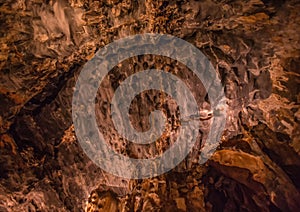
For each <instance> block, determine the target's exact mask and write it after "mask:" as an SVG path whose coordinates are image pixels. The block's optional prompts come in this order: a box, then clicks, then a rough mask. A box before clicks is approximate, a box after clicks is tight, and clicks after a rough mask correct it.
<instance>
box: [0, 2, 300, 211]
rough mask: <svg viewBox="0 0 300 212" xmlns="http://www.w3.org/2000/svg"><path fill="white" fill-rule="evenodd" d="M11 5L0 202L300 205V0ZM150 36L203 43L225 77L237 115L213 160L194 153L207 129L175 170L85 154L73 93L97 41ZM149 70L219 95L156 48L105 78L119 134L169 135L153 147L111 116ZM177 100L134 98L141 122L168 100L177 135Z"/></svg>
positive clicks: (129, 206)
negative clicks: (146, 169) (120, 169)
mask: <svg viewBox="0 0 300 212" xmlns="http://www.w3.org/2000/svg"><path fill="white" fill-rule="evenodd" d="M0 11H1V13H0V20H1V22H0V23H1V28H0V32H1V36H0V45H1V50H0V69H1V72H0V75H1V78H0V80H1V82H0V105H1V110H0V137H1V139H0V152H1V153H0V211H84V210H86V211H118V210H119V211H223V210H224V211H240V210H246V211H299V210H300V202H299V200H300V126H299V124H300V106H299V104H300V94H299V89H300V86H299V81H300V78H299V76H300V71H299V70H300V69H299V67H300V36H299V34H300V14H299V11H300V2H299V1H298V0H279V1H275V0H249V1H247V2H242V1H238V0H222V1H217V0H201V1H198V0H192V1H187V0H181V1H176V0H174V1H173V0H172V1H166V0H165V1H164V0H141V1H137V0H123V1H122V0H103V1H87V0H50V1H41V0H31V1H29V0H17V1H12V0H7V1H1V2H0ZM141 33H162V34H171V35H173V36H176V37H179V38H182V39H184V40H186V41H188V42H190V43H191V44H193V45H195V46H196V47H197V48H198V49H200V50H201V51H202V52H203V53H204V54H205V55H206V56H207V57H208V58H209V59H210V61H211V63H212V64H213V66H214V67H215V69H216V70H217V72H218V74H219V76H220V78H221V80H222V83H223V85H224V92H225V94H226V98H227V104H228V113H227V123H226V129H225V130H224V133H223V136H222V141H221V144H220V146H219V147H218V149H217V151H216V152H215V153H214V155H213V156H212V157H211V158H210V159H209V161H208V162H207V163H205V164H204V165H199V164H198V163H197V158H198V155H199V150H200V147H201V145H202V144H201V141H202V139H203V136H204V134H201V136H200V138H199V141H198V144H197V145H196V146H195V148H194V150H193V152H192V153H191V154H190V155H189V157H188V158H187V159H186V160H184V161H183V162H182V163H181V164H180V165H178V166H177V167H176V168H175V169H173V170H172V171H170V172H168V173H166V174H163V175H161V176H158V177H155V178H151V179H143V180H128V179H122V178H119V177H115V176H113V175H111V174H109V173H106V172H104V171H103V170H101V169H100V168H99V167H97V166H96V165H95V164H94V163H93V162H92V161H91V160H90V159H89V158H88V157H87V156H86V155H85V153H84V152H83V150H82V149H81V147H80V145H79V143H78V141H77V138H76V135H75V132H74V126H73V124H72V116H71V115H72V110H71V109H72V105H71V104H72V95H73V90H74V85H75V82H76V79H77V76H78V74H79V73H80V71H81V69H82V67H83V65H84V64H86V63H87V61H89V60H90V59H91V58H93V56H94V55H95V53H96V52H97V50H99V49H100V48H102V47H104V46H105V45H107V44H108V43H110V42H113V41H114V40H116V39H120V38H124V37H126V36H129V35H135V34H141ZM148 68H158V69H162V70H165V71H170V72H172V73H177V74H178V75H179V76H180V78H182V79H183V81H185V82H186V83H187V84H188V85H189V87H190V89H191V90H192V91H193V92H194V94H195V95H196V96H197V102H198V103H199V105H201V106H202V107H203V108H209V106H210V105H209V100H208V99H207V95H206V91H205V89H204V88H203V86H202V87H201V86H200V87H197V83H198V82H197V81H195V78H194V77H193V76H192V74H191V73H190V72H189V71H188V70H187V68H186V67H184V66H183V65H182V64H179V63H178V62H176V61H174V60H172V59H170V58H165V57H159V56H154V55H144V56H139V57H133V58H130V59H128V60H125V61H122V62H121V63H120V64H119V65H118V66H116V67H115V68H114V69H113V70H112V71H111V72H110V74H109V77H107V78H106V79H105V81H104V82H105V83H103V86H102V87H101V88H99V92H98V96H97V98H96V113H97V117H98V120H97V121H98V124H99V126H100V130H101V131H102V132H103V133H104V134H105V136H106V137H107V138H108V139H109V141H110V145H111V146H112V147H113V148H114V150H115V151H117V152H119V153H120V154H124V155H127V156H130V157H139V156H140V155H144V156H146V157H147V156H151V154H150V153H149V152H151V149H155V150H156V151H157V152H158V153H162V152H163V151H164V150H165V149H166V148H168V146H169V145H170V142H169V140H168V139H169V138H168V137H162V138H160V139H159V140H158V141H157V144H156V145H154V146H152V147H151V146H150V147H149V148H148V149H147V148H146V150H144V152H143V150H142V151H141V150H140V148H139V147H138V146H136V145H132V144H130V143H128V142H124V141H123V140H122V138H120V137H118V135H117V132H115V129H113V127H112V122H111V120H109V109H108V108H109V103H110V102H109V101H110V100H111V98H112V95H113V92H114V91H115V90H116V88H117V87H118V85H119V84H120V83H121V82H122V81H124V80H125V78H126V77H127V76H128V75H129V74H132V73H134V72H137V71H140V70H145V69H148ZM176 70H178V72H176ZM158 97H159V98H158ZM157 99H159V100H158V101H157ZM174 104H176V103H174V102H173V101H172V99H171V98H170V97H168V96H167V95H164V94H163V93H155V92H153V91H148V92H145V93H142V94H141V95H139V96H137V97H136V98H135V99H134V100H133V102H132V111H131V117H132V120H135V121H134V123H133V124H135V127H136V128H137V129H139V130H147V128H148V127H149V125H148V123H147V121H146V122H145V120H146V119H147V114H148V113H149V111H151V110H153V109H160V110H162V111H163V112H165V113H166V114H168V115H169V118H170V122H169V125H168V130H169V131H170V132H176V130H177V125H178V124H180V123H179V122H178V118H177V115H178V113H177V112H178V111H177V110H176V107H175V109H174V107H172V105H174ZM145 106H147V107H148V108H147V107H146V110H144V111H141V110H140V108H142V107H145ZM145 111H146V112H145ZM107 117H108V118H107ZM202 123H203V128H205V126H206V125H208V124H209V120H204V121H203V122H202ZM204 132H205V129H203V133H204ZM195 158H196V161H195Z"/></svg>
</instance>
